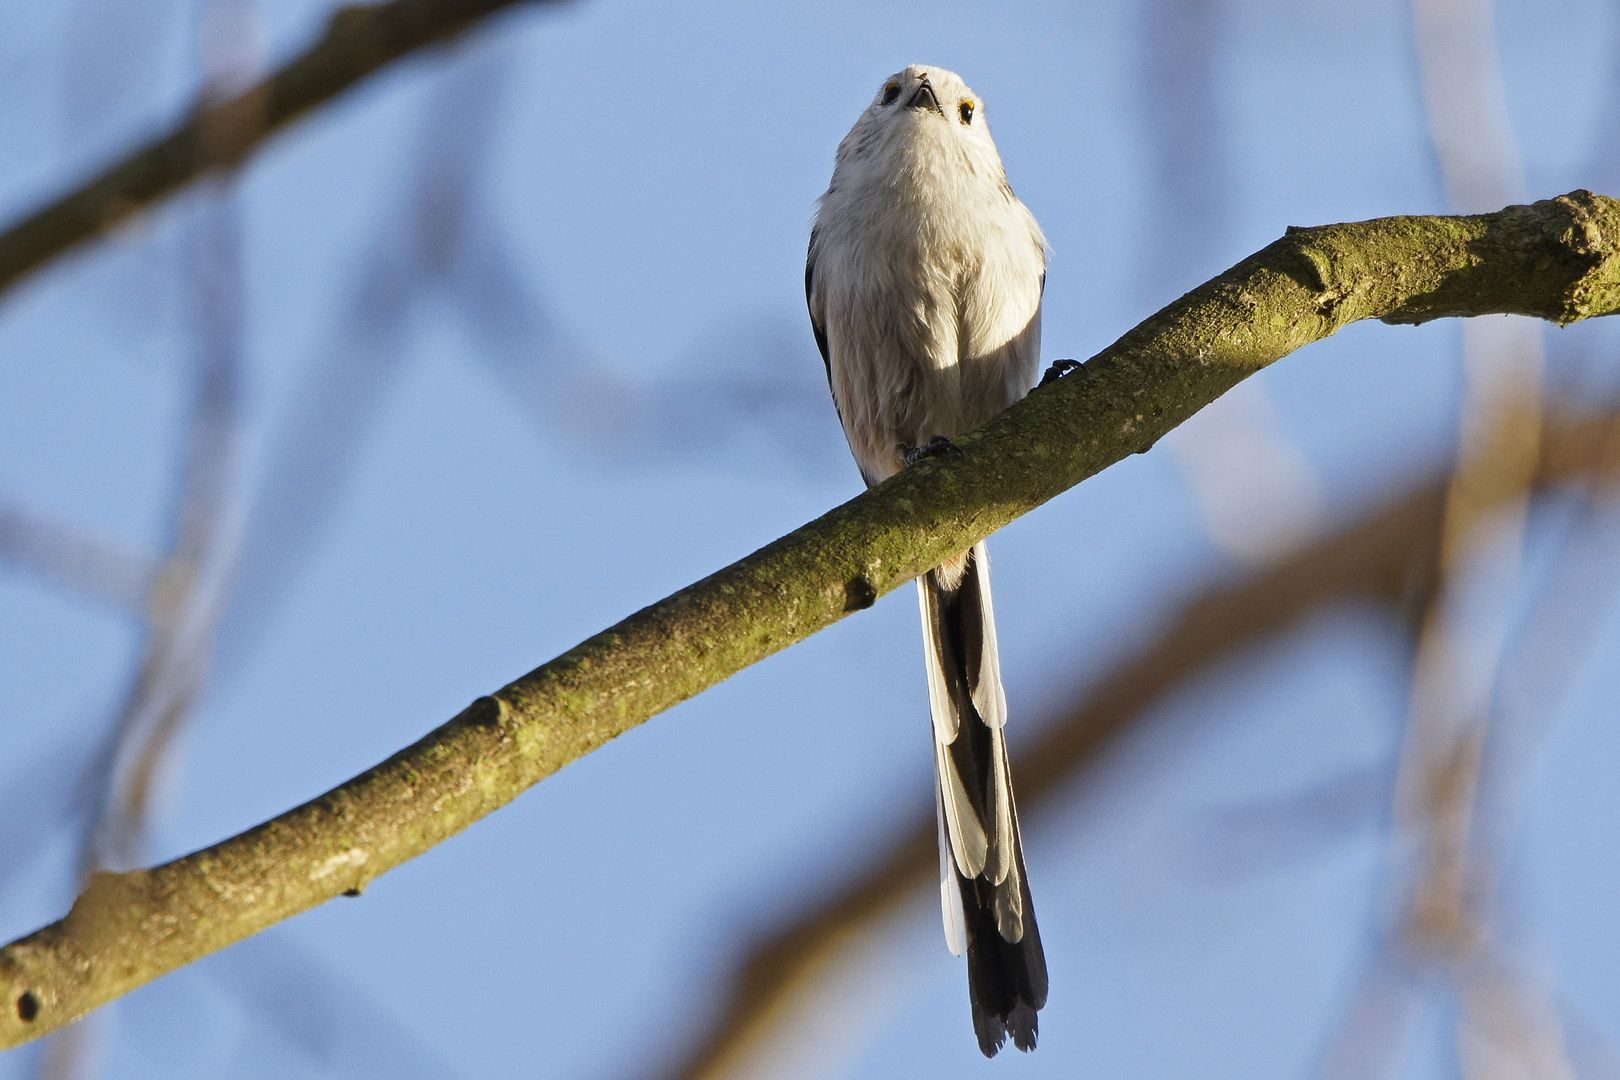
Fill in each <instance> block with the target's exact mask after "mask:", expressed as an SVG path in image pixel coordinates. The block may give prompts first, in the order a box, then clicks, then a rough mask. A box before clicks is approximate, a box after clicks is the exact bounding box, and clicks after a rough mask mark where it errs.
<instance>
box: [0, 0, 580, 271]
mask: <svg viewBox="0 0 1620 1080" xmlns="http://www.w3.org/2000/svg"><path fill="white" fill-rule="evenodd" d="M529 2H531V3H555V2H557V0H529ZM513 3H514V0H392V2H391V3H387V4H376V5H351V6H347V7H341V8H338V9H337V11H335V12H334V13H333V15H332V17H331V19H330V21H329V22H328V23H327V26H326V32H325V33H324V34H323V35H322V36H321V38H320V40H319V41H317V42H316V43H315V44H314V45H312V46H311V47H310V48H309V49H308V50H306V51H305V52H304V53H303V54H302V55H300V56H298V57H297V58H295V59H294V60H292V61H291V62H290V63H288V64H287V65H286V66H284V67H283V68H281V70H279V71H277V72H276V73H275V74H273V75H271V76H270V77H269V78H267V79H265V80H263V81H262V82H258V83H255V84H254V85H252V86H250V87H248V88H247V89H245V90H243V91H241V92H240V93H238V94H234V95H232V96H230V97H228V98H224V99H214V98H210V97H209V96H208V95H207V94H206V93H204V94H203V95H202V96H201V97H200V98H199V99H198V103H197V105H196V106H195V107H194V108H193V109H192V111H191V112H190V113H189V114H188V115H187V116H186V118H185V119H184V120H183V121H181V123H180V124H179V126H178V127H176V128H175V129H174V130H173V131H171V132H170V133H169V134H167V135H164V136H162V137H161V138H159V139H157V140H155V141H153V142H151V143H149V144H147V145H146V146H143V147H141V148H140V149H138V150H136V151H134V152H133V153H131V154H130V155H129V156H128V157H126V158H124V159H123V160H122V161H120V162H118V163H117V164H115V165H112V166H110V167H108V168H107V169H106V170H105V171H103V172H102V173H101V174H100V175H98V176H96V177H94V178H93V179H91V180H90V181H89V182H88V183H86V184H85V185H84V186H83V187H81V188H79V189H78V190H77V191H74V192H72V193H70V194H68V195H65V196H63V197H62V198H60V199H57V200H56V201H55V202H52V203H51V204H49V205H47V206H44V207H42V208H40V209H39V210H37V211H35V212H34V213H33V214H31V215H30V216H28V217H27V218H25V219H23V220H22V221H19V222H17V223H16V224H14V225H12V226H11V227H10V228H9V229H7V230H6V231H5V232H4V233H0V293H3V292H4V291H5V290H7V289H9V288H11V287H12V286H13V285H15V284H16V283H17V282H18V281H19V280H20V279H22V278H23V277H24V276H26V275H27V274H29V273H30V272H31V271H33V270H36V269H38V268H39V267H41V266H43V265H44V264H46V263H47V262H49V261H51V260H52V259H54V258H56V257H57V256H58V255H60V254H62V253H63V252H65V251H67V250H68V249H69V248H72V247H73V246H75V245H77V244H80V243H82V242H84V241H86V240H89V239H91V238H92V237H95V236H99V235H100V234H102V233H105V232H107V231H109V230H110V229H112V228H113V227H114V226H115V225H117V224H118V223H119V222H121V221H123V220H124V219H126V218H128V217H129V216H130V215H131V214H133V213H135V212H136V211H138V210H140V209H141V208H142V207H144V206H147V205H148V204H150V203H153V202H156V201H157V200H159V199H162V198H165V197H167V196H169V195H172V194H174V192H176V191H178V190H179V189H180V188H182V187H184V186H185V185H186V184H188V183H190V182H191V181H192V180H195V179H196V178H197V177H199V176H202V175H204V174H206V173H209V172H212V171H214V170H216V169H220V168H225V167H231V166H235V165H237V164H240V163H241V161H242V159H243V158H245V157H246V156H247V155H248V154H249V153H250V152H252V151H253V150H255V149H256V148H257V147H258V146H259V145H260V144H261V143H262V142H263V141H264V139H265V138H266V137H267V136H268V135H270V134H271V133H273V132H275V131H278V130H280V129H281V128H283V127H285V126H286V125H287V124H289V123H291V122H292V121H294V120H296V119H298V118H299V117H300V116H302V115H303V114H304V113H306V112H308V111H309V110H311V109H313V108H315V107H316V106H317V105H321V104H323V103H325V102H327V101H329V100H331V99H332V98H334V97H336V96H337V95H338V94H340V93H342V92H343V91H344V90H347V89H348V88H349V87H351V86H353V85H354V84H355V83H357V82H359V81H360V80H361V79H363V78H365V77H366V76H367V75H370V74H371V73H372V72H374V71H376V70H378V69H379V68H382V67H384V66H386V65H387V64H389V63H391V62H393V61H395V60H398V59H400V58H401V57H403V56H407V55H409V54H410V53H412V52H414V51H416V50H417V49H420V48H422V47H424V46H427V45H432V44H435V43H437V42H440V41H443V40H444V39H446V38H450V37H454V36H456V35H457V34H460V33H462V32H463V31H464V30H466V29H467V28H468V27H470V26H472V25H473V24H474V23H476V22H478V21H480V20H481V19H484V18H487V17H488V16H490V15H493V14H494V13H496V12H498V11H500V10H502V9H504V8H507V7H510V6H512V4H513ZM244 115H246V116H250V117H255V118H262V122H252V123H243V122H242V117H243V116H244ZM221 131H224V132H231V133H236V134H238V135H239V137H237V138H232V139H220V138H219V137H218V135H217V133H218V132H221Z"/></svg>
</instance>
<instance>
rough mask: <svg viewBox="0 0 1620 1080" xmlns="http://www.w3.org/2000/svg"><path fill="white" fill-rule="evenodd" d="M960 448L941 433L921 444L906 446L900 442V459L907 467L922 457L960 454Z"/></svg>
mask: <svg viewBox="0 0 1620 1080" xmlns="http://www.w3.org/2000/svg"><path fill="white" fill-rule="evenodd" d="M961 452H962V448H961V447H960V446H957V445H956V444H955V443H953V442H951V440H949V439H947V438H946V437H945V436H943V435H935V436H934V437H933V438H932V439H929V440H928V442H927V444H926V445H923V446H907V445H906V444H905V443H901V444H900V460H901V461H902V462H904V463H905V464H906V465H907V466H908V467H909V466H912V465H915V464H917V462H919V461H921V460H923V459H924V458H931V457H940V456H941V455H944V454H960V453H961Z"/></svg>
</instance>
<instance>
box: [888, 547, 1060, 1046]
mask: <svg viewBox="0 0 1620 1080" xmlns="http://www.w3.org/2000/svg"><path fill="white" fill-rule="evenodd" d="M917 593H918V598H919V600H920V602H921V605H922V621H923V647H924V653H925V656H926V659H927V665H928V703H929V707H930V711H931V712H932V713H933V719H934V777H935V787H934V791H935V796H936V799H937V804H938V808H939V848H940V853H939V859H940V902H941V904H942V905H943V908H944V915H945V939H946V942H947V943H948V944H949V945H950V947H951V952H953V953H955V954H956V955H958V956H960V955H962V953H963V952H964V951H965V952H966V953H967V958H968V997H969V999H970V1000H971V1001H972V1003H973V1030H974V1033H975V1034H977V1035H978V1037H979V1049H981V1050H983V1051H984V1055H985V1057H995V1056H996V1052H997V1051H999V1050H1000V1049H1001V1047H1002V1045H1003V1044H1004V1043H1005V1042H1006V1039H1007V1036H1008V1035H1011V1036H1012V1040H1013V1045H1014V1046H1016V1047H1018V1049H1020V1050H1024V1051H1028V1050H1033V1049H1035V1039H1036V1034H1037V1030H1038V1028H1037V1024H1036V1017H1035V1014H1036V1012H1037V1011H1038V1010H1039V1009H1040V1008H1041V1007H1042V1006H1044V1005H1045V1004H1046V956H1045V954H1044V953H1043V952H1042V951H1041V934H1040V931H1039V930H1038V929H1036V926H1035V907H1034V904H1033V903H1032V902H1031V901H1030V896H1029V882H1028V879H1027V876H1026V874H1025V872H1024V845H1023V842H1022V841H1021V840H1020V839H1019V835H1018V811H1017V809H1016V808H1015V807H1014V806H1013V793H1012V775H1011V773H1010V772H1009V771H1008V767H1007V743H1006V739H1005V738H1004V736H1003V733H1002V728H1003V726H1004V725H1005V724H1006V722H1007V697H1006V694H1005V693H1004V692H1003V690H1002V687H1001V661H1000V658H999V656H998V655H997V652H996V621H995V610H994V608H993V607H992V606H991V602H990V562H989V556H988V555H987V554H986V552H985V546H984V544H983V543H982V542H981V543H978V544H975V545H974V546H973V547H972V548H970V549H969V550H967V551H964V552H963V553H962V554H960V555H958V556H956V557H955V558H953V559H951V560H950V561H949V562H947V563H945V564H944V565H942V566H939V567H937V568H936V569H934V570H930V571H929V572H928V573H927V574H926V575H924V576H923V577H921V578H918V579H917Z"/></svg>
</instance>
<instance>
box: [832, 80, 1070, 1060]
mask: <svg viewBox="0 0 1620 1080" xmlns="http://www.w3.org/2000/svg"><path fill="white" fill-rule="evenodd" d="M1048 250H1049V249H1048V246H1047V243H1046V238H1045V236H1044V235H1043V234H1042V232H1041V229H1040V226H1039V225H1038V224H1037V223H1036V221H1035V216H1034V215H1033V214H1031V213H1030V211H1029V209H1028V208H1027V207H1025V206H1024V204H1023V203H1022V202H1020V201H1019V200H1018V197H1017V196H1016V195H1014V194H1013V190H1012V187H1011V186H1010V185H1009V184H1008V182H1007V173H1006V169H1005V168H1004V167H1003V165H1002V161H1001V155H1000V153H999V152H998V151H997V149H996V144H995V141H994V140H993V139H992V138H991V137H990V128H989V126H988V123H987V120H986V115H985V108H984V101H983V99H981V98H980V97H979V95H978V94H976V93H974V92H973V91H972V89H970V88H969V87H968V85H967V84H966V83H965V82H963V80H962V79H961V77H960V76H958V75H956V74H955V73H953V72H951V71H947V70H945V69H944V68H939V67H931V66H928V65H919V64H912V65H910V66H909V67H907V68H905V69H904V70H903V71H900V72H897V73H895V74H894V75H891V76H890V77H889V78H887V79H885V80H884V81H883V84H882V86H881V87H880V88H879V89H878V92H877V94H876V96H875V97H874V98H873V99H872V103H871V104H870V105H869V106H868V107H867V109H866V111H865V112H863V113H862V114H861V115H860V118H859V119H858V120H856V122H855V126H854V127H853V128H851V129H850V131H849V134H848V135H846V136H845V137H844V139H843V141H842V142H841V143H840V144H839V146H838V152H837V155H836V159H835V163H834V167H833V174H832V180H831V182H830V183H829V184H828V186H827V191H826V193H825V194H824V195H822V196H821V198H820V200H819V202H818V205H817V210H816V215H815V221H814V224H813V226H812V227H811V231H810V250H809V256H808V259H807V260H806V264H805V272H804V288H805V299H806V301H807V303H808V305H809V309H810V324H811V329H812V331H813V332H814V334H815V339H816V344H817V346H818V347H819V348H820V350H821V358H822V360H823V362H824V363H825V365H826V368H827V383H828V386H829V387H830V388H831V390H832V398H833V405H834V407H835V408H836V410H837V412H838V417H839V420H840V421H841V423H842V424H843V429H844V435H845V437H846V439H847V440H848V442H849V447H850V451H851V452H852V453H853V455H854V457H855V463H856V465H857V467H858V468H859V469H860V473H861V477H862V479H864V480H865V482H866V484H867V486H868V487H872V486H876V485H877V484H879V483H881V482H883V481H884V480H886V479H888V478H889V477H891V476H893V475H894V474H896V473H897V472H899V471H900V470H901V469H902V468H905V467H906V466H907V465H909V464H913V463H915V462H916V461H917V460H920V459H921V458H923V457H928V456H932V455H936V454H942V453H949V452H951V451H952V450H954V449H955V447H954V444H953V443H951V441H950V440H951V439H952V438H953V437H955V436H958V435H962V434H964V433H966V432H968V431H970V430H972V429H973V428H975V427H977V426H978V425H979V424H982V423H984V422H985V421H986V420H989V419H990V418H991V417H993V416H995V415H996V414H997V413H999V412H1001V411H1002V410H1003V409H1005V408H1007V406H1009V405H1011V404H1013V403H1014V402H1016V401H1018V400H1019V399H1020V398H1022V397H1023V396H1024V395H1025V394H1027V393H1028V392H1029V391H1030V389H1031V387H1032V386H1033V385H1034V383H1035V378H1036V374H1037V372H1038V370H1039V367H1040V351H1041V299H1042V295H1043V293H1044V292H1045V288H1046V261H1047V254H1048ZM917 593H918V600H919V605H920V608H921V612H922V624H923V644H924V648H923V657H924V668H925V671H926V676H927V686H928V701H929V712H930V716H931V720H932V729H933V743H934V777H935V784H934V794H935V807H936V817H937V818H938V827H939V845H940V903H941V907H942V913H943V917H944V923H945V939H946V943H947V945H949V947H950V949H951V952H953V953H954V954H956V955H957V956H961V955H962V954H963V953H964V952H965V953H966V954H967V970H968V998H969V1003H970V1005H971V1009H972V1016H973V1029H974V1033H975V1035H976V1037H977V1039H978V1043H979V1048H980V1050H981V1051H982V1052H983V1053H984V1055H985V1056H986V1057H994V1056H995V1055H996V1054H997V1053H998V1052H999V1051H1000V1050H1001V1048H1002V1047H1003V1045H1004V1044H1005V1042H1006V1040H1007V1039H1008V1037H1011V1039H1012V1041H1013V1045H1015V1046H1016V1047H1017V1048H1018V1049H1019V1050H1022V1051H1025V1052H1027V1051H1030V1050H1033V1049H1034V1048H1035V1043H1036V1039H1037V1036H1038V1024H1037V1016H1036V1014H1037V1013H1038V1012H1039V1011H1040V1009H1041V1008H1042V1007H1043V1006H1044V1005H1045V1004H1046V992H1047V975H1046V958H1045V954H1044V953H1043V951H1042V949H1041V935H1040V931H1039V929H1037V927H1036V925H1035V907H1034V904H1033V902H1032V901H1031V899H1030V891H1029V881H1028V875H1027V873H1026V872H1025V868H1024V853H1023V843H1022V840H1021V839H1020V835H1019V826H1018V811H1017V808H1016V807H1015V806H1014V803H1013V789H1012V776H1011V773H1010V771H1009V767H1008V761H1007V744H1006V738H1005V734H1004V727H1005V724H1006V720H1007V698H1006V692H1005V690H1004V689H1003V686H1002V681H1001V661H1000V656H999V653H998V650H997V645H996V624H995V612H994V608H993V606H992V602H991V594H990V562H989V555H988V553H987V551H986V548H985V544H984V542H983V541H980V542H979V543H977V544H974V545H973V546H972V547H970V548H968V549H967V550H966V551H962V552H959V553H957V554H956V555H954V556H952V557H951V558H949V559H947V560H946V561H945V562H943V563H941V564H940V565H939V566H937V567H935V568H933V569H932V570H929V571H928V572H927V573H926V574H924V575H922V576H921V577H919V578H918V579H917Z"/></svg>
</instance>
